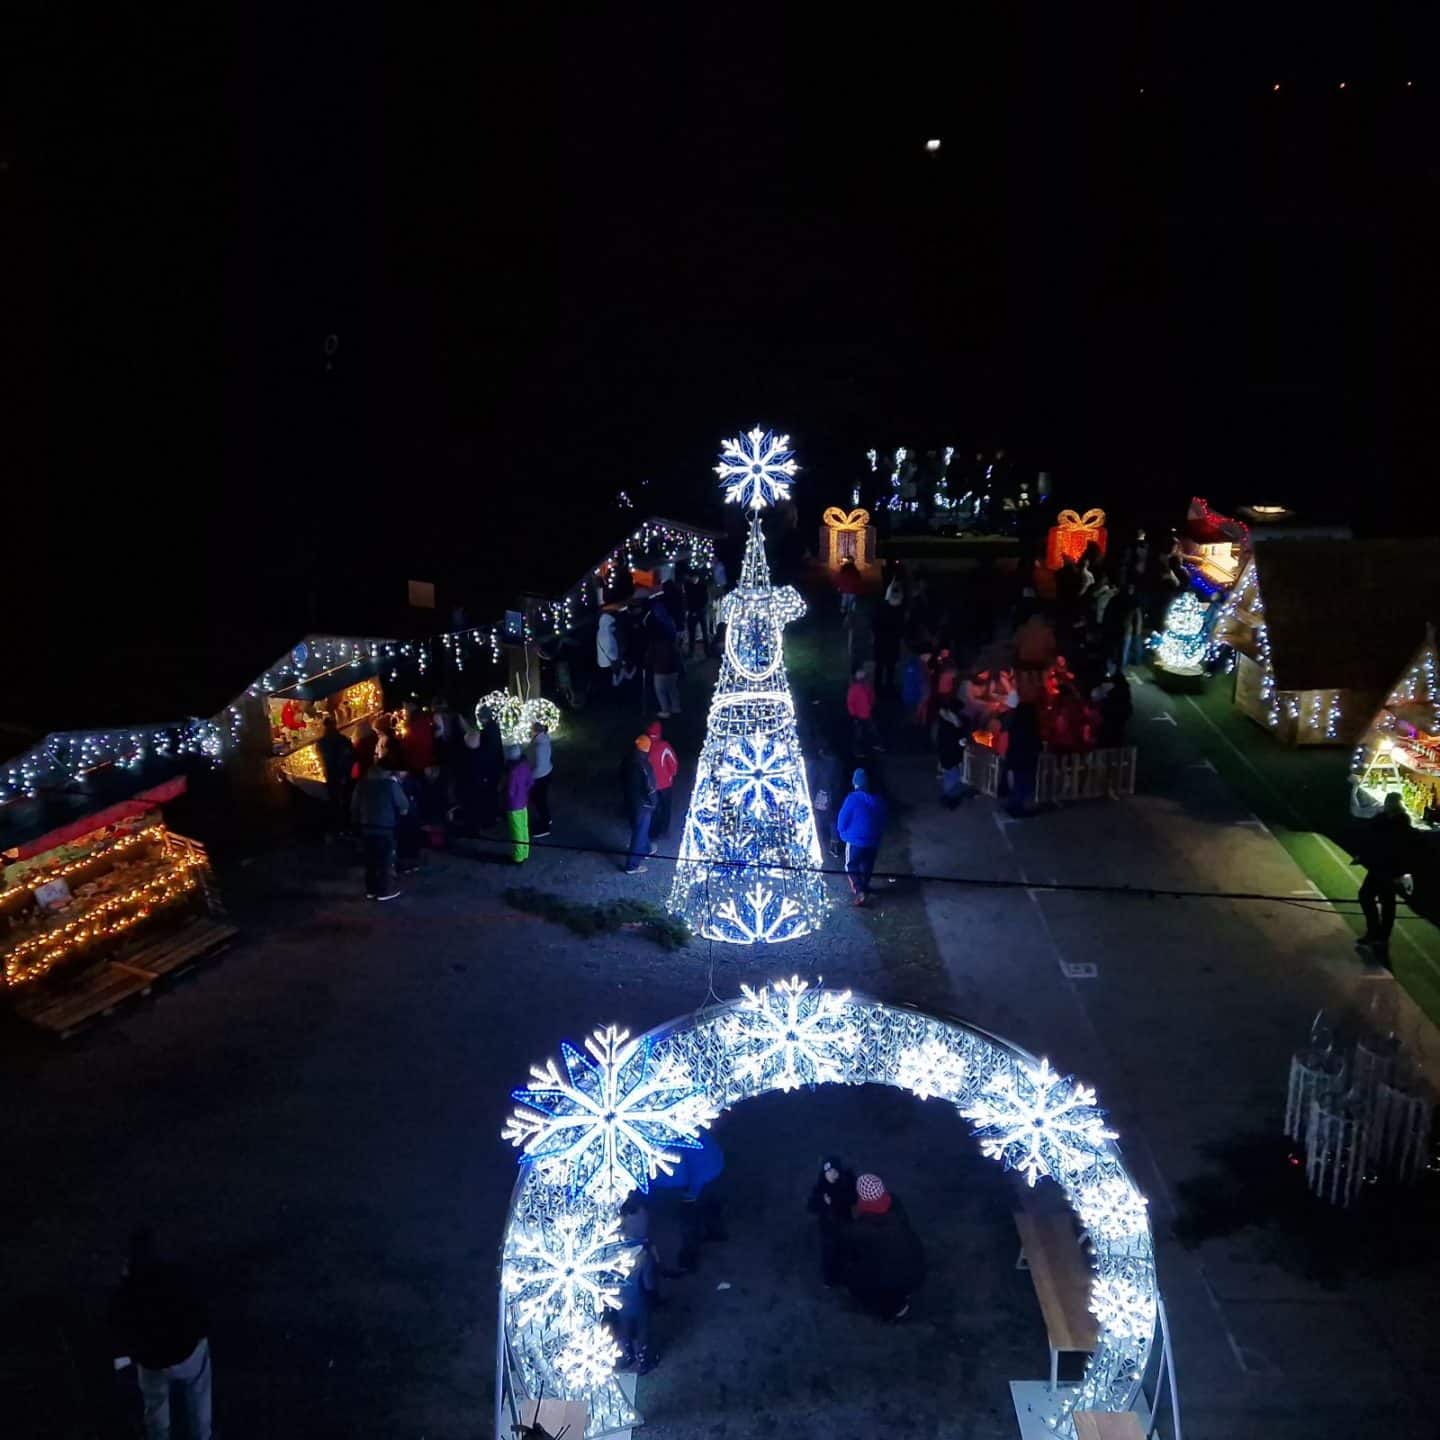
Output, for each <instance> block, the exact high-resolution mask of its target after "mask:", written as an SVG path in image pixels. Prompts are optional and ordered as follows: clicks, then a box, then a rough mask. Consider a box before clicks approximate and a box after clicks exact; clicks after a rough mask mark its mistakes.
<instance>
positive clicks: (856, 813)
mask: <svg viewBox="0 0 1440 1440" xmlns="http://www.w3.org/2000/svg"><path fill="white" fill-rule="evenodd" d="M850 783H851V784H852V785H853V786H854V787H855V788H854V789H853V790H851V792H850V793H849V794H848V795H847V796H846V797H845V803H844V804H843V805H842V806H841V807H840V815H839V817H838V818H837V820H836V821H835V831H836V834H838V835H839V836H840V838H841V839H842V840H843V841H844V842H845V873H846V875H847V876H848V877H849V879H850V891H851V893H852V894H853V895H854V897H855V903H856V904H857V905H864V904H865V903H866V901H867V900H868V899H869V896H870V876H871V875H872V874H873V873H874V870H875V857H876V855H877V854H879V852H880V838H881V836H882V835H883V834H884V833H885V802H884V801H883V800H882V799H881V798H880V797H879V796H878V795H874V794H872V793H871V791H870V777H869V776H868V775H867V774H866V773H865V772H864V771H863V770H857V771H856V772H855V773H854V775H852V776H851V777H850Z"/></svg>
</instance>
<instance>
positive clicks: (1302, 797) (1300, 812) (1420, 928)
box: [1171, 675, 1440, 1024]
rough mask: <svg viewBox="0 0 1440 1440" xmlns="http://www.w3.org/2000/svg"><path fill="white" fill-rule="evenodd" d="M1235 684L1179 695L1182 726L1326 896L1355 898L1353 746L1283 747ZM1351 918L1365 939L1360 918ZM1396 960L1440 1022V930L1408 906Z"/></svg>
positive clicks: (1214, 683) (1225, 680)
mask: <svg viewBox="0 0 1440 1440" xmlns="http://www.w3.org/2000/svg"><path fill="white" fill-rule="evenodd" d="M1233 686H1234V680H1233V678H1232V677H1231V676H1229V675H1217V676H1215V677H1214V678H1213V679H1212V680H1211V681H1210V684H1209V687H1208V689H1206V691H1205V692H1204V693H1203V694H1200V695H1175V696H1172V697H1171V698H1172V701H1173V703H1174V706H1175V718H1176V720H1177V722H1178V723H1179V724H1180V726H1181V727H1182V728H1183V729H1184V730H1185V732H1186V733H1187V734H1188V735H1189V736H1190V737H1191V739H1192V740H1194V741H1195V742H1196V744H1198V745H1199V747H1200V749H1201V750H1202V751H1203V753H1204V754H1205V756H1206V758H1207V759H1208V760H1209V761H1210V763H1211V764H1212V765H1214V767H1215V768H1216V770H1218V771H1219V772H1220V774H1221V775H1222V776H1223V777H1224V779H1225V782H1226V783H1227V784H1228V785H1229V786H1230V788H1231V789H1232V790H1234V791H1235V793H1236V794H1237V795H1239V796H1240V797H1241V798H1242V799H1243V800H1244V801H1245V803H1246V804H1247V805H1248V806H1249V807H1250V808H1251V809H1252V810H1253V811H1254V812H1255V814H1256V815H1257V816H1259V818H1260V819H1261V820H1263V821H1264V822H1265V823H1266V825H1268V826H1269V827H1270V829H1271V831H1272V832H1273V833H1274V835H1275V838H1276V839H1277V840H1278V841H1279V842H1280V843H1281V844H1282V845H1283V846H1284V847H1285V849H1286V850H1287V851H1288V852H1289V854H1290V857H1291V858H1292V859H1293V860H1294V861H1295V863H1296V864H1297V865H1298V866H1299V867H1300V868H1301V870H1303V871H1304V872H1305V874H1306V875H1307V876H1308V877H1309V879H1310V880H1311V881H1312V882H1313V883H1314V884H1315V885H1316V887H1317V888H1318V889H1319V890H1320V891H1321V892H1322V894H1324V895H1327V896H1329V897H1330V898H1332V899H1353V897H1354V895H1355V892H1356V889H1357V888H1358V885H1359V882H1360V879H1361V876H1362V874H1363V872H1362V871H1361V870H1360V869H1359V867H1358V866H1352V865H1351V864H1350V853H1349V850H1348V849H1347V848H1346V842H1347V839H1348V837H1349V835H1350V833H1351V826H1352V824H1353V823H1354V822H1353V821H1352V819H1351V816H1350V811H1349V804H1348V802H1349V791H1348V789H1347V788H1346V775H1347V774H1348V771H1349V764H1350V749H1349V747H1348V746H1334V747H1328V746H1327V747H1306V748H1303V749H1289V748H1287V747H1285V746H1283V745H1278V744H1276V742H1275V741H1274V740H1272V739H1271V738H1270V736H1269V735H1268V734H1266V732H1265V731H1263V730H1262V729H1261V728H1260V727H1259V726H1258V725H1257V724H1255V722H1254V721H1253V720H1251V719H1249V718H1248V717H1247V716H1245V715H1242V714H1241V713H1240V711H1239V710H1237V709H1236V708H1235V706H1234V705H1233V703H1232V702H1231V695H1232V691H1233ZM1352 908H1353V906H1347V907H1346V911H1347V912H1348V911H1349V910H1350V909H1352ZM1345 918H1346V920H1347V921H1348V923H1349V924H1350V926H1351V928H1352V929H1353V930H1354V931H1355V933H1356V934H1357V935H1358V934H1360V932H1361V930H1362V929H1363V928H1364V923H1363V921H1362V920H1361V918H1360V917H1359V915H1358V914H1355V915H1352V914H1349V913H1346V915H1345ZM1390 962H1391V964H1392V965H1393V966H1394V969H1395V975H1396V978H1397V979H1398V980H1399V981H1400V983H1401V984H1402V985H1404V986H1405V988H1406V989H1407V990H1408V991H1409V992H1410V994H1411V996H1412V997H1413V998H1414V1000H1415V1002H1416V1003H1417V1004H1418V1005H1419V1006H1420V1007H1421V1008H1422V1009H1423V1010H1424V1011H1425V1013H1426V1014H1427V1015H1428V1016H1429V1017H1430V1018H1431V1019H1432V1020H1434V1021H1435V1022H1436V1023H1437V1024H1440V932H1437V930H1436V928H1435V926H1434V925H1433V924H1431V922H1430V920H1428V919H1421V918H1420V917H1419V916H1417V915H1414V914H1413V913H1412V912H1411V911H1410V910H1409V909H1408V907H1406V906H1404V905H1401V907H1400V911H1399V918H1398V919H1397V921H1396V925H1395V935H1394V937H1393V938H1392V940H1391V942H1390Z"/></svg>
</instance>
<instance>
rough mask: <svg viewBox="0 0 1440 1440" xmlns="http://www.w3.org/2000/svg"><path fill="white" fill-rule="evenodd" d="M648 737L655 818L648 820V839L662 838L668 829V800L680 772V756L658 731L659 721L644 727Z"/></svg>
mask: <svg viewBox="0 0 1440 1440" xmlns="http://www.w3.org/2000/svg"><path fill="white" fill-rule="evenodd" d="M645 733H646V734H647V735H648V736H649V737H650V753H649V756H648V759H649V761H650V768H651V770H653V771H654V772H655V818H654V819H653V820H651V822H650V839H651V840H652V841H655V840H663V839H664V838H665V836H666V834H667V833H668V832H669V829H670V801H671V796H672V795H673V793H674V792H673V789H672V787H673V786H674V784H675V777H676V775H678V774H679V773H680V757H679V756H678V755H677V754H676V753H675V747H674V746H673V745H672V744H671V743H670V742H669V741H668V740H666V739H665V738H664V737H663V736H662V735H661V733H660V722H659V721H658V720H656V721H654V722H652V723H651V724H650V725H648V726H647V727H646V729H645Z"/></svg>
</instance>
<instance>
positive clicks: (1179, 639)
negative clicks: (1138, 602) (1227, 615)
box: [1151, 590, 1210, 675]
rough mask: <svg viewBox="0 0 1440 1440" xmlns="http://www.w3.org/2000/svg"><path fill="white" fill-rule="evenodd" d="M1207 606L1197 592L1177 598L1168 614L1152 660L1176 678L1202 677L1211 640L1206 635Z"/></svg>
mask: <svg viewBox="0 0 1440 1440" xmlns="http://www.w3.org/2000/svg"><path fill="white" fill-rule="evenodd" d="M1206 613H1207V607H1206V606H1204V605H1202V604H1201V603H1200V598H1199V596H1197V595H1196V594H1195V592H1194V591H1193V590H1186V591H1184V592H1183V593H1181V594H1179V595H1177V596H1176V597H1175V598H1174V599H1173V600H1172V601H1171V602H1170V608H1169V609H1168V610H1167V611H1166V612H1165V628H1164V630H1162V631H1161V632H1160V639H1159V642H1158V643H1157V644H1156V646H1155V653H1154V655H1153V656H1152V657H1151V658H1152V659H1153V660H1154V662H1155V663H1156V664H1157V665H1159V666H1161V667H1162V668H1163V669H1166V670H1168V671H1169V672H1170V673H1171V674H1172V675H1201V674H1203V673H1204V671H1205V657H1206V654H1207V652H1208V650H1209V648H1210V637H1209V636H1208V635H1207V634H1206V633H1205V616H1206Z"/></svg>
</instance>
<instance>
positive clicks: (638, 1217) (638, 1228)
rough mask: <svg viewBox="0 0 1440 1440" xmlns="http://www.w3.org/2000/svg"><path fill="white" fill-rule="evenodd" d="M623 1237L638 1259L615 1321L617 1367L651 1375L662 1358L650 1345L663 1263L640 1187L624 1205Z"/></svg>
mask: <svg viewBox="0 0 1440 1440" xmlns="http://www.w3.org/2000/svg"><path fill="white" fill-rule="evenodd" d="M620 1236H621V1244H622V1245H623V1246H624V1248H625V1249H627V1250H628V1251H629V1252H630V1253H631V1255H632V1256H633V1257H634V1260H633V1263H632V1265H631V1266H630V1271H629V1273H628V1274H627V1275H626V1277H625V1279H624V1281H623V1283H622V1284H621V1285H620V1305H619V1308H618V1309H616V1310H615V1311H614V1314H613V1318H612V1320H611V1325H612V1328H613V1330H614V1334H615V1343H616V1344H617V1345H619V1346H620V1352H621V1353H620V1359H619V1360H618V1361H617V1362H616V1369H618V1370H633V1371H634V1372H635V1373H636V1374H637V1375H648V1374H649V1373H650V1371H652V1370H653V1369H654V1368H655V1365H656V1362H657V1360H658V1357H657V1356H656V1354H655V1352H654V1350H653V1349H652V1348H651V1345H650V1311H651V1309H652V1308H653V1307H654V1306H655V1304H656V1303H657V1302H658V1299H659V1288H660V1263H659V1260H658V1258H657V1256H656V1252H655V1243H654V1241H652V1240H651V1239H650V1207H649V1206H648V1205H647V1204H646V1203H645V1197H644V1196H643V1195H642V1194H641V1193H640V1192H639V1191H638V1190H635V1191H632V1192H631V1193H630V1195H628V1196H627V1197H626V1200H625V1203H624V1204H623V1205H622V1206H621V1207H620Z"/></svg>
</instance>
